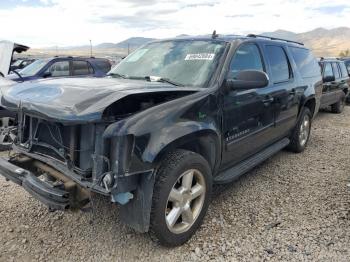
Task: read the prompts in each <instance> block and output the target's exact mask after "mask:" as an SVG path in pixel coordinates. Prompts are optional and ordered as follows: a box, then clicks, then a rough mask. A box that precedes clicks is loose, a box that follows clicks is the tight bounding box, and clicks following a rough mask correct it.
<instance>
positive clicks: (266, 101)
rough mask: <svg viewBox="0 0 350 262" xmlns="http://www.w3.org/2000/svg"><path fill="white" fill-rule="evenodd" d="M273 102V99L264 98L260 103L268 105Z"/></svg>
mask: <svg viewBox="0 0 350 262" xmlns="http://www.w3.org/2000/svg"><path fill="white" fill-rule="evenodd" d="M274 100H275V99H274V98H273V97H272V96H266V97H265V98H264V99H263V100H262V102H263V103H264V104H269V103H272V102H273V101H274Z"/></svg>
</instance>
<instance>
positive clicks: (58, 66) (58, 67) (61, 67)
mask: <svg viewBox="0 0 350 262" xmlns="http://www.w3.org/2000/svg"><path fill="white" fill-rule="evenodd" d="M47 72H50V73H51V76H52V77H57V76H69V75H70V73H69V61H60V62H56V63H54V64H52V65H51V66H50V67H49V69H48V70H47Z"/></svg>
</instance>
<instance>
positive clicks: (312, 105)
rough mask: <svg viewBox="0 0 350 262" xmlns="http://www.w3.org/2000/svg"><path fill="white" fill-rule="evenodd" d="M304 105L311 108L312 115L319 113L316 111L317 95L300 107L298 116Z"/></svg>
mask: <svg viewBox="0 0 350 262" xmlns="http://www.w3.org/2000/svg"><path fill="white" fill-rule="evenodd" d="M304 107H307V108H308V109H309V110H310V112H311V114H312V116H313V117H314V116H315V115H316V113H317V112H316V98H315V97H311V98H309V99H307V100H305V102H304V103H303V104H302V106H301V107H300V108H299V113H298V116H300V113H301V111H302V109H303V108H304Z"/></svg>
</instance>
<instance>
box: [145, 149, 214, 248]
mask: <svg viewBox="0 0 350 262" xmlns="http://www.w3.org/2000/svg"><path fill="white" fill-rule="evenodd" d="M211 190H212V177H211V170H210V168H209V165H208V162H207V161H206V160H205V159H204V158H203V157H202V156H200V155H199V154H196V153H194V152H191V151H186V150H176V151H174V152H172V153H170V154H169V155H168V156H167V157H166V158H165V160H164V161H162V165H161V167H160V168H159V170H158V172H157V174H156V182H155V187H154V192H153V199H152V211H151V228H150V233H151V236H155V237H156V238H153V239H156V240H158V241H159V242H160V244H162V245H165V246H178V245H181V244H183V243H185V242H186V241H187V240H189V239H190V238H191V236H192V235H193V234H194V233H195V232H196V230H197V229H198V227H199V226H200V225H201V223H202V220H203V218H204V216H205V214H206V212H207V209H208V205H209V200H210V195H211Z"/></svg>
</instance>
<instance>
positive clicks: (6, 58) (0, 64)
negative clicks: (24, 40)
mask: <svg viewBox="0 0 350 262" xmlns="http://www.w3.org/2000/svg"><path fill="white" fill-rule="evenodd" d="M28 49H29V47H28V46H25V45H20V44H16V43H13V42H10V41H0V77H1V76H2V77H4V76H7V75H8V74H9V72H10V65H11V63H12V61H13V54H14V53H15V52H16V53H22V52H25V51H27V50H28Z"/></svg>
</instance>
